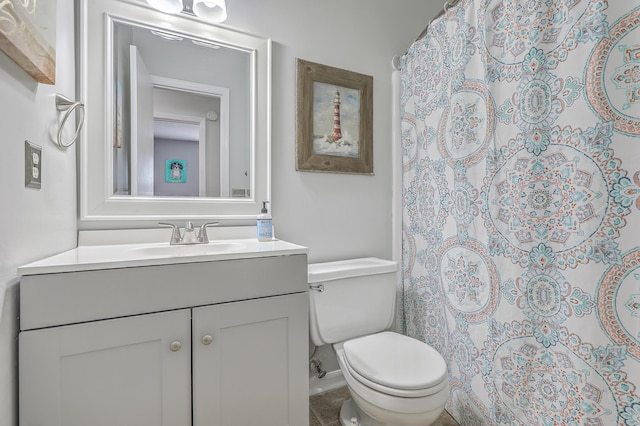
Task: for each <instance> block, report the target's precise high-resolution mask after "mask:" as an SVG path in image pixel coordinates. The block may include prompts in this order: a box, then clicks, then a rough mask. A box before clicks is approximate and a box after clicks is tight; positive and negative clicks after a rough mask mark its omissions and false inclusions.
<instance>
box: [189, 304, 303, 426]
mask: <svg viewBox="0 0 640 426" xmlns="http://www.w3.org/2000/svg"><path fill="white" fill-rule="evenodd" d="M308 300H309V299H308V295H307V293H297V294H291V295H286V296H276V297H267V298H262V299H254V300H248V301H242V302H234V303H225V304H220V305H213V306H205V307H200V308H194V310H193V425H194V426H205V425H206V426H248V425H260V426H285V425H291V426H303V425H308V422H309V397H308V395H309V387H308V371H307V360H308V350H309V342H308Z"/></svg>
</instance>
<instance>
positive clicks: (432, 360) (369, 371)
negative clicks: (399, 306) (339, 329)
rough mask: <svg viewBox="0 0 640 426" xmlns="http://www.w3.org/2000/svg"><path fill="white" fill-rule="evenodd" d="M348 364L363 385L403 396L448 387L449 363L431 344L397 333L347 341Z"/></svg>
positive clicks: (438, 390)
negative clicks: (447, 363)
mask: <svg viewBox="0 0 640 426" xmlns="http://www.w3.org/2000/svg"><path fill="white" fill-rule="evenodd" d="M342 349H343V351H344V363H345V367H346V368H347V369H348V370H349V372H350V374H351V375H352V376H353V378H354V379H356V380H358V381H359V382H361V383H362V384H363V385H365V386H367V387H369V388H372V389H375V390H377V391H379V392H383V393H385V394H387V395H394V396H399V397H404V398H416V397H423V396H429V395H433V394H435V393H438V392H440V391H441V390H442V389H443V388H444V387H446V386H447V380H446V379H447V377H448V376H447V365H446V363H445V362H444V359H443V358H442V356H441V355H440V354H439V353H438V352H437V351H436V350H435V349H433V348H432V347H431V346H429V345H427V344H426V343H423V342H421V341H419V340H416V339H413V338H411V337H407V336H404V335H402V334H399V333H394V332H389V331H386V332H382V333H376V334H372V335H368V336H364V337H359V338H356V339H352V340H349V341H346V342H344V344H343V345H342Z"/></svg>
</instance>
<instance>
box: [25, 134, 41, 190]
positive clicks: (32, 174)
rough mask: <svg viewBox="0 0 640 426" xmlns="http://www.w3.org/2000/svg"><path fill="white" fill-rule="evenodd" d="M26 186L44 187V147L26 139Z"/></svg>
mask: <svg viewBox="0 0 640 426" xmlns="http://www.w3.org/2000/svg"><path fill="white" fill-rule="evenodd" d="M24 186H26V187H29V188H41V187H42V147H40V146H38V145H35V144H32V143H31V142H29V141H24Z"/></svg>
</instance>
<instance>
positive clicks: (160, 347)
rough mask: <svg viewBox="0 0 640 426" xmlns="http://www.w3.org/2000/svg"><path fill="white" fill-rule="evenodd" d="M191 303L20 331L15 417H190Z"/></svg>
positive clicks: (76, 425) (162, 421)
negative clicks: (166, 309) (17, 413)
mask: <svg viewBox="0 0 640 426" xmlns="http://www.w3.org/2000/svg"><path fill="white" fill-rule="evenodd" d="M190 314H191V312H190V310H189V309H183V310H178V311H170V312H163V313H157V314H148V315H139V316H133V317H127V318H120V319H112V320H105V321H96V322H90V323H83V324H76V325H69V326H63V327H55V328H48V329H40V330H32V331H25V332H22V333H20V337H19V345H20V365H19V371H20V390H19V392H20V395H19V396H20V400H19V401H20V424H21V425H23V426H31V425H42V426H48V425H56V426H58V425H59V426H87V425H91V426H114V425H118V426H134V425H136V426H139V425H166V426H188V425H190V424H191V315H190Z"/></svg>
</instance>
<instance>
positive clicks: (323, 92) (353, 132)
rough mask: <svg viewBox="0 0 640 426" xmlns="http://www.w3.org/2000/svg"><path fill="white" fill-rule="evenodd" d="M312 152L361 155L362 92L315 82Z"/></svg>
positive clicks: (349, 155) (347, 155) (351, 155)
mask: <svg viewBox="0 0 640 426" xmlns="http://www.w3.org/2000/svg"><path fill="white" fill-rule="evenodd" d="M313 103H314V108H313V152H314V153H315V154H325V155H337V156H344V157H358V156H359V155H360V143H359V140H358V137H357V135H358V129H359V126H360V123H359V119H360V97H359V92H358V91H357V90H355V89H350V88H348V87H341V86H336V85H333V84H327V83H321V82H314V83H313Z"/></svg>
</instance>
